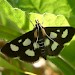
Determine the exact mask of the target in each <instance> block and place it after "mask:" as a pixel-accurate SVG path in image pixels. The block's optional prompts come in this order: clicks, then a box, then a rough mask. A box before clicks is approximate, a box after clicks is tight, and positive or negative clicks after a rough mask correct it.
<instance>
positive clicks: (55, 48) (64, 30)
mask: <svg viewBox="0 0 75 75" xmlns="http://www.w3.org/2000/svg"><path fill="white" fill-rule="evenodd" d="M45 31H46V33H47V35H48V36H49V38H50V39H48V40H49V42H50V44H49V45H48V46H46V47H45V48H46V50H47V54H48V55H50V56H55V55H58V54H59V53H60V51H61V50H62V49H63V47H64V43H67V42H69V41H70V40H71V39H72V37H73V35H74V34H75V28H72V27H46V28H45ZM47 38H48V37H47Z"/></svg>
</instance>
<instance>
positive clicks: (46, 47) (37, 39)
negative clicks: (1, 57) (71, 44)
mask: <svg viewBox="0 0 75 75" xmlns="http://www.w3.org/2000/svg"><path fill="white" fill-rule="evenodd" d="M74 33H75V29H74V28H72V27H42V26H41V25H40V23H39V22H38V21H36V25H35V28H34V29H33V30H32V31H29V32H27V33H25V34H24V35H22V36H20V37H18V38H16V39H15V40H13V41H11V42H9V43H7V44H6V45H5V46H4V47H3V48H2V49H1V52H2V53H4V54H5V55H7V56H9V57H19V58H20V59H21V60H23V61H27V62H34V61H37V60H38V59H39V57H43V58H44V59H46V57H47V55H50V56H56V55H58V54H59V53H60V51H61V50H62V48H63V46H64V43H66V42H68V41H70V40H71V39H72V37H73V35H74Z"/></svg>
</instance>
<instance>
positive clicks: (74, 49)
mask: <svg viewBox="0 0 75 75" xmlns="http://www.w3.org/2000/svg"><path fill="white" fill-rule="evenodd" d="M35 19H38V20H39V21H40V23H43V26H66V25H67V26H72V27H75V0H0V49H1V48H2V46H3V45H4V44H5V43H7V42H9V41H11V40H13V39H15V38H16V37H18V36H20V35H22V34H24V33H25V32H28V31H30V30H32V29H33V25H32V24H31V22H30V21H32V23H33V24H34V25H35ZM2 44H3V45H2ZM47 60H48V62H52V63H53V64H54V65H56V67H57V68H55V67H52V68H51V69H52V70H53V71H54V72H55V74H53V75H75V36H74V37H73V38H72V40H71V41H70V42H69V43H67V44H65V45H64V48H63V50H62V51H61V53H60V54H59V56H58V57H50V56H48V58H47ZM48 65H49V63H48ZM0 66H1V67H0V74H2V75H34V74H31V72H32V73H36V74H37V75H43V74H41V69H40V68H39V69H35V68H34V67H33V66H32V64H31V63H26V62H20V61H19V60H17V59H12V58H8V57H6V56H3V55H2V54H0ZM51 66H52V65H51ZM51 66H48V68H49V71H50V67H51ZM48 68H47V67H45V69H44V71H45V70H46V69H48ZM26 72H28V73H26ZM57 72H58V73H57ZM62 73H63V74H62ZM45 75H48V74H45ZM50 75H51V74H50Z"/></svg>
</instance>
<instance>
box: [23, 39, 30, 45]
mask: <svg viewBox="0 0 75 75" xmlns="http://www.w3.org/2000/svg"><path fill="white" fill-rule="evenodd" d="M30 44H31V40H30V39H28V38H27V39H26V40H25V41H24V42H23V46H28V45H30Z"/></svg>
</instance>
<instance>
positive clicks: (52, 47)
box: [51, 42, 59, 51]
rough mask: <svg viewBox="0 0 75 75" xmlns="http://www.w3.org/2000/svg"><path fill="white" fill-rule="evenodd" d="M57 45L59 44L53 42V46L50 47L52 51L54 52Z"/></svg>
mask: <svg viewBox="0 0 75 75" xmlns="http://www.w3.org/2000/svg"><path fill="white" fill-rule="evenodd" d="M58 45H59V44H58V43H57V42H53V44H52V46H51V49H52V51H54V50H55V49H56V48H57V46H58Z"/></svg>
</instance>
